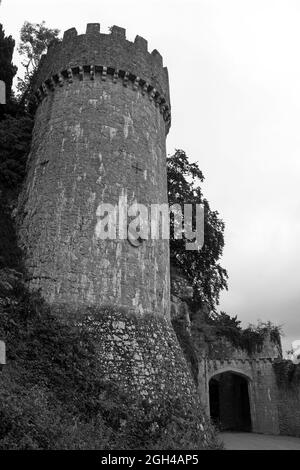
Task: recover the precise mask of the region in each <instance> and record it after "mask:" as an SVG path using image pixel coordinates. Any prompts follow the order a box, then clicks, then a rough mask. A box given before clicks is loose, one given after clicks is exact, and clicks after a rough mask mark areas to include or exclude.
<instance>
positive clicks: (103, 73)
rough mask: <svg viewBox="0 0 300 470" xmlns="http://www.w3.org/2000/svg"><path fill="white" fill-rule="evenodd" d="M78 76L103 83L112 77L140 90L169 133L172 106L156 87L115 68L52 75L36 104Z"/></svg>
mask: <svg viewBox="0 0 300 470" xmlns="http://www.w3.org/2000/svg"><path fill="white" fill-rule="evenodd" d="M76 76H77V77H78V78H79V80H84V78H85V77H86V78H87V79H89V80H95V78H96V77H97V76H99V78H100V80H102V81H106V80H107V77H111V80H112V82H113V83H116V82H117V81H120V82H121V83H123V86H125V87H128V86H129V85H130V86H131V87H132V89H133V90H134V91H137V90H138V89H140V90H141V94H142V95H147V96H148V98H149V100H150V101H152V102H153V103H154V105H155V106H156V107H158V108H159V111H160V113H161V114H162V115H163V118H164V121H165V123H166V133H168V132H169V129H170V127H171V112H170V106H169V105H168V103H167V101H166V99H165V97H164V96H162V95H161V94H160V93H159V92H158V91H157V90H156V88H155V87H153V86H152V85H150V84H149V83H148V82H146V80H143V79H142V78H140V77H137V76H136V75H134V74H132V73H130V72H128V71H125V70H121V69H116V68H114V67H107V66H104V65H94V64H91V65H84V66H74V67H68V68H67V69H65V70H62V71H60V72H58V73H57V74H54V75H52V76H51V77H49V78H48V79H47V80H45V81H44V82H43V83H42V84H41V85H40V87H39V88H38V89H37V90H36V92H35V101H36V104H37V105H38V104H39V103H40V102H41V101H42V100H43V99H44V98H45V97H46V96H48V95H49V92H51V91H55V88H56V86H59V87H62V86H64V84H65V83H69V84H71V83H72V82H73V81H74V78H75V77H76Z"/></svg>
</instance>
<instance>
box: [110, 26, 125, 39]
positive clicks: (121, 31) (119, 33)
mask: <svg viewBox="0 0 300 470" xmlns="http://www.w3.org/2000/svg"><path fill="white" fill-rule="evenodd" d="M110 32H111V35H112V36H113V37H116V38H118V39H126V29H125V28H120V26H115V25H114V26H112V27H111V28H110Z"/></svg>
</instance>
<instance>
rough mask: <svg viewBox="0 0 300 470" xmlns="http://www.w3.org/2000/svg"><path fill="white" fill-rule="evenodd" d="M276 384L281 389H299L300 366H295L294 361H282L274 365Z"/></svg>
mask: <svg viewBox="0 0 300 470" xmlns="http://www.w3.org/2000/svg"><path fill="white" fill-rule="evenodd" d="M273 369H274V372H275V376H276V382H277V385H278V387H279V388H282V389H284V388H287V387H289V388H290V387H291V386H294V387H296V388H297V389H298V388H299V385H300V364H293V362H292V361H290V360H286V359H282V360H277V361H275V362H274V363H273Z"/></svg>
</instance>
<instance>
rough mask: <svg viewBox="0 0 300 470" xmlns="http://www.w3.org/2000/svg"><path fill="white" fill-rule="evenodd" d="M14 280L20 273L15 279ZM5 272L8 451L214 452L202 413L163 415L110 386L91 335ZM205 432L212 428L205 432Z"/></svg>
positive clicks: (1, 322)
mask: <svg viewBox="0 0 300 470" xmlns="http://www.w3.org/2000/svg"><path fill="white" fill-rule="evenodd" d="M15 273H16V272H15ZM7 277H8V273H7V271H4V270H2V271H1V272H0V301H1V314H0V337H1V338H3V339H5V341H6V343H7V347H8V349H7V359H8V365H7V366H5V368H4V369H3V371H2V372H1V374H0V423H1V424H0V448H2V449H7V448H9V449H11V448H18V449H41V448H42V449H60V448H68V449H73V448H80V449H84V448H86V449H88V448H89V449H104V448H109V449H114V448H120V449H132V448H137V449H143V448H145V449H147V448H148V449H149V448H154V449H160V448H161V449H164V448H169V449H182V448H191V449H197V448H202V447H209V446H211V447H214V446H215V445H216V440H215V436H214V433H213V431H212V430H211V429H210V428H207V429H205V430H204V425H205V422H204V420H203V416H202V413H201V410H200V409H199V410H198V413H197V410H193V413H191V414H190V415H189V416H187V415H186V414H184V412H183V408H184V407H183V404H181V403H180V402H176V403H171V402H170V403H166V405H165V408H163V409H161V410H160V412H159V413H157V411H156V410H155V409H153V408H152V407H151V406H149V405H147V404H146V403H144V402H142V401H141V402H136V401H133V400H132V399H131V398H130V397H128V396H127V395H126V394H124V393H122V392H121V391H120V389H119V388H118V386H117V385H116V384H113V383H111V382H104V381H103V380H101V374H100V373H99V367H98V362H99V361H98V360H97V357H96V354H95V348H94V344H93V341H92V339H91V337H90V336H89V331H88V329H86V328H82V327H80V326H79V324H76V322H74V324H73V325H72V324H71V323H70V322H68V324H66V323H64V322H62V321H61V320H59V319H58V317H57V316H55V315H53V314H52V313H51V309H50V308H49V306H48V305H47V304H46V303H45V302H44V301H43V300H42V299H41V297H40V296H39V295H38V294H29V293H28V292H27V290H26V288H25V287H24V286H23V284H22V280H21V279H20V276H19V275H18V274H17V273H16V274H15V276H14V271H12V270H10V272H9V281H7ZM206 427H207V426H206Z"/></svg>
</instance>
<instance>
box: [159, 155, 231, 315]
mask: <svg viewBox="0 0 300 470" xmlns="http://www.w3.org/2000/svg"><path fill="white" fill-rule="evenodd" d="M167 170H168V198H169V204H170V205H173V204H180V206H181V207H182V211H183V205H184V204H203V205H204V245H203V247H202V249H201V250H186V249H185V239H184V238H183V239H182V240H176V239H174V237H172V238H171V241H170V251H171V262H172V263H173V264H174V265H175V266H176V267H178V268H179V269H180V270H181V272H182V274H183V275H185V276H186V278H187V279H188V280H189V282H190V283H191V285H192V286H193V288H194V299H196V300H198V301H202V302H206V303H208V304H209V305H210V307H211V309H213V310H214V309H215V306H216V305H217V304H218V300H219V295H220V292H221V290H222V289H227V281H226V280H227V272H226V270H225V269H224V268H222V266H221V265H220V264H219V262H218V261H219V259H220V257H221V255H222V252H223V247H224V236H223V233H224V222H223V221H222V220H221V219H220V218H219V214H218V212H216V211H212V210H211V209H210V206H209V203H208V201H207V200H206V199H205V198H204V197H203V194H202V191H201V187H200V186H199V183H202V182H203V180H204V177H203V174H202V172H201V170H200V169H199V166H198V164H197V163H190V162H189V161H188V157H187V156H186V153H185V152H184V151H183V150H176V151H175V153H174V155H172V156H171V157H169V158H168V159H167ZM194 222H195V221H194ZM173 226H174V221H173V222H171V234H172V233H173ZM193 228H195V227H193Z"/></svg>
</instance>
